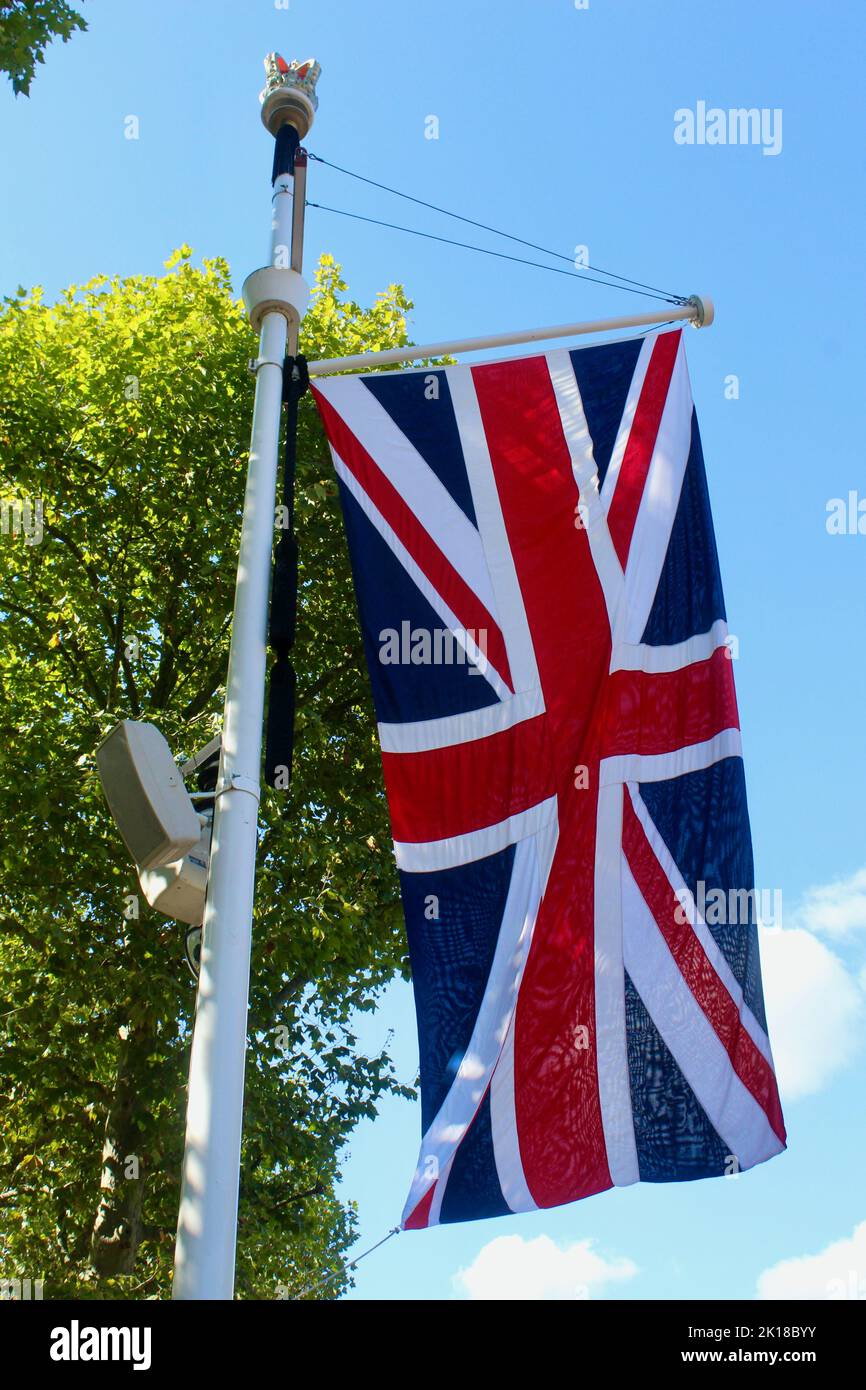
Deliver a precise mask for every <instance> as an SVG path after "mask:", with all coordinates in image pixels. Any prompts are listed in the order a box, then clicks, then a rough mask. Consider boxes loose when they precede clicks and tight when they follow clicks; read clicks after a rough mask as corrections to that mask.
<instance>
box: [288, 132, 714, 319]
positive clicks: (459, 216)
mask: <svg viewBox="0 0 866 1390" xmlns="http://www.w3.org/2000/svg"><path fill="white" fill-rule="evenodd" d="M308 153H309V157H310V159H315V160H316V162H317V163H318V164H324V165H325V166H326V167H327V168H328V169H334V170H336V172H337V173H338V174H347V175H348V177H349V178H350V179H358V181H359V182H360V183H368V184H370V186H371V187H372V188H378V189H380V190H381V191H382V192H383V193H392V194H393V195H394V197H395V198H404V199H405V200H406V202H408V203H417V204H418V206H419V207H422V208H429V209H430V211H431V212H438V213H441V214H442V216H443V217H453V218H454V219H455V220H456V221H457V222H466V223H468V225H469V226H470V227H478V229H479V230H480V231H482V232H490V233H492V235H493V236H501V237H506V238H507V239H508V240H509V241H516V242H518V244H519V245H520V246H528V247H529V248H530V250H531V251H541V252H542V254H543V255H545V256H553V257H555V259H556V260H560V261H567V262H568V263H569V265H573V264H574V261H573V259H572V258H571V256H566V255H564V254H563V253H562V252H561V251H551V249H550V248H549V247H548V246H539V244H538V243H537V242H535V241H527V240H526V238H525V237H520V236H515V234H514V233H513V232H504V231H503V230H502V228H501V227H491V226H489V225H488V223H486V222H478V221H476V219H475V218H474V217H465V216H464V215H463V213H461V212H451V210H450V209H449V208H440V207H439V206H438V205H437V204H436V203H428V202H427V201H426V199H424V198H416V197H415V196H414V195H413V194H411V193H403V192H402V191H401V190H400V189H399V188H391V187H389V185H388V184H386V183H379V182H377V180H376V179H370V178H367V177H366V175H365V174H356V173H355V172H354V170H352V169H344V168H343V167H342V166H341V165H339V164H334V163H333V162H332V161H331V160H330V159H324V158H323V157H322V156H321V155H320V154H313V153H312V152H308ZM384 225H386V226H387V225H390V224H387V223H386V224H384ZM404 230H406V229H404ZM455 244H456V245H461V244H462V243H459V242H458V243H455ZM527 264H528V265H531V264H534V262H531V261H528V262H527ZM587 270H594V271H595V272H596V274H598V275H607V276H608V277H609V279H608V280H606V281H605V280H601V281H598V283H599V284H608V283H610V281H611V280H623V281H625V284H627V285H636V286H638V287H639V288H641V289H644V290H648V291H650V292H651V293H652V294H655V295H658V296H659V297H660V298H662V299H666V300H668V302H669V303H671V304H685V303H687V300H688V296H687V295H680V294H673V292H669V291H667V290H662V289H659V287H658V286H657V285H647V284H644V282H643V280H632V279H630V277H629V276H628V275H617V273H616V271H615V270H604V269H603V267H602V266H600V265H587ZM581 278H582V279H589V278H590V277H589V276H582V277H581ZM612 288H613V289H623V288H624V286H623V285H619V286H617V285H613V286H612Z"/></svg>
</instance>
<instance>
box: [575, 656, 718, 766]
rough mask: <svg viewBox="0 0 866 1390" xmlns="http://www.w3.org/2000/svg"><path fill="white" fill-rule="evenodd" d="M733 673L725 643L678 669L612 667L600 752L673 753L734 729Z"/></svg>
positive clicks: (605, 754) (610, 755) (608, 754)
mask: <svg viewBox="0 0 866 1390" xmlns="http://www.w3.org/2000/svg"><path fill="white" fill-rule="evenodd" d="M739 727H740V717H739V713H738V711H737V696H736V691H735V690H734V671H733V666H732V664H731V659H730V652H729V650H728V648H727V647H717V648H716V650H715V651H714V652H713V655H712V656H711V657H708V658H707V660H706V661H695V662H692V664H691V665H690V666H684V667H682V669H681V670H679V671H665V672H663V673H661V674H653V675H648V674H647V673H646V672H645V671H614V672H613V674H612V675H611V676H610V678H609V680H608V686H607V692H606V697H605V714H604V732H603V734H602V746H603V753H602V756H603V757H605V758H610V757H613V756H615V755H616V754H618V753H640V754H644V755H651V754H653V753H673V752H675V751H676V749H678V748H686V747H688V745H689V744H692V743H703V742H704V741H705V740H706V739H709V738H713V737H715V735H716V734H719V733H721V731H722V730H723V729H738V728H739Z"/></svg>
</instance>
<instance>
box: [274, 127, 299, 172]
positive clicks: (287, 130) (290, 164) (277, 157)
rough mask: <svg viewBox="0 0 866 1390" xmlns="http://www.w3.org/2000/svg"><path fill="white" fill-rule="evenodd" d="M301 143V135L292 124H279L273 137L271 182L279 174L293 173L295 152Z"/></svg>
mask: <svg viewBox="0 0 866 1390" xmlns="http://www.w3.org/2000/svg"><path fill="white" fill-rule="evenodd" d="M300 143H301V137H300V135H299V134H298V132H297V131H296V130H295V127H294V126H293V125H289V124H288V122H287V123H286V124H285V125H281V126H280V128H279V130H278V131H277V133H276V136H275V138H274V167H273V170H272V172H271V183H276V181H277V179H278V178H279V177H280V174H291V175H292V177H293V178H294V174H295V152H296V150H297V148H298V146H299V144H300Z"/></svg>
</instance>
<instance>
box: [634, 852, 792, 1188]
mask: <svg viewBox="0 0 866 1390" xmlns="http://www.w3.org/2000/svg"><path fill="white" fill-rule="evenodd" d="M622 864H623V880H622V888H623V951H624V958H625V968H626V970H627V971H628V973H629V975H630V976H631V979H632V982H633V984H634V986H635V989H636V990H637V992H638V994H639V995H640V997H641V999H642V1001H643V1004H644V1007H645V1008H646V1009H647V1011H648V1013H649V1015H650V1017H651V1018H652V1020H653V1022H654V1024H655V1026H656V1028H657V1029H658V1031H659V1033H660V1035H661V1037H662V1040H663V1041H664V1043H665V1046H666V1047H667V1048H669V1050H670V1052H671V1053H672V1054H673V1057H674V1060H675V1062H676V1064H677V1066H678V1067H679V1069H680V1071H681V1072H682V1074H683V1076H684V1077H685V1079H686V1081H687V1082H688V1084H689V1086H691V1088H692V1090H693V1091H694V1093H695V1096H696V1097H697V1099H698V1102H699V1104H700V1105H701V1106H702V1107H703V1109H704V1110H705V1111H706V1113H707V1116H708V1118H709V1120H710V1123H711V1124H712V1126H713V1128H714V1129H715V1130H716V1132H717V1133H718V1134H719V1136H720V1137H721V1139H722V1141H723V1142H724V1143H725V1144H726V1145H727V1147H728V1151H729V1153H730V1154H731V1155H732V1156H733V1157H735V1158H736V1159H737V1162H738V1164H739V1167H740V1168H751V1167H752V1166H753V1165H754V1164H756V1163H763V1162H764V1160H765V1159H767V1158H771V1157H772V1155H773V1154H776V1153H779V1152H780V1151H781V1149H782V1147H783V1145H782V1144H781V1142H780V1141H779V1139H778V1137H777V1136H776V1134H775V1133H774V1132H773V1129H772V1127H771V1125H770V1122H769V1120H768V1119H767V1116H766V1114H765V1113H764V1110H763V1109H762V1107H761V1106H760V1105H759V1104H758V1102H757V1101H756V1100H755V1098H754V1096H753V1095H752V1094H751V1092H750V1091H749V1090H748V1089H747V1087H746V1086H744V1085H743V1082H742V1081H741V1080H740V1078H739V1077H738V1076H737V1074H736V1072H735V1071H734V1069H733V1067H732V1066H731V1059H730V1057H729V1056H728V1054H727V1052H726V1051H725V1048H724V1047H723V1045H722V1043H721V1041H720V1039H719V1037H718V1035H717V1034H716V1032H715V1030H714V1028H713V1027H712V1025H711V1023H710V1022H709V1019H708V1018H707V1016H706V1014H705V1013H704V1011H703V1009H702V1008H701V1006H700V1004H699V1003H698V1001H697V1000H696V999H695V996H694V995H693V994H692V992H691V990H690V989H689V987H688V985H687V984H686V981H685V980H684V979H683V976H682V974H681V972H680V970H679V967H678V966H677V963H676V961H675V960H674V958H673V956H672V955H671V953H670V950H669V949H668V945H667V942H666V941H665V939H664V937H663V936H662V933H661V931H660V930H659V926H658V923H657V922H656V920H655V918H654V917H653V915H652V913H651V912H650V909H649V907H648V906H647V904H646V902H645V901H644V899H643V897H642V896H641V893H640V889H639V888H638V886H637V884H636V883H635V881H634V878H633V876H632V873H631V869H630V868H629V866H628V863H627V861H626V858H625V855H623V860H622Z"/></svg>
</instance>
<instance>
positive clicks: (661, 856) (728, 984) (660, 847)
mask: <svg viewBox="0 0 866 1390" xmlns="http://www.w3.org/2000/svg"><path fill="white" fill-rule="evenodd" d="M629 792H630V794H631V801H632V805H633V806H634V809H635V815H636V816H637V818H638V820H639V821H640V823H641V825H642V826H643V828H644V832H645V834H646V837H647V839H648V840H649V843H650V846H651V847H652V851H653V854H654V855H655V857H656V859H657V860H658V862H659V865H660V867H661V869H662V871H663V873H664V875H665V878H666V879H667V881H668V883H669V884H670V886H671V891H672V892H673V893H675V894H677V895H678V896H679V897H680V901H681V902H682V901H683V900H684V897H683V896H682V895H684V894H685V893H686V891H687V890H686V881H685V879H684V878H683V876H682V874H681V873H680V871H679V869H678V868H677V866H676V863H675V861H674V859H673V857H672V855H671V853H670V850H669V849H668V847H667V845H666V844H665V842H664V840H663V839H662V837H661V835H660V834H659V832H658V828H657V827H656V824H655V822H654V821H653V819H652V817H651V816H650V813H649V809H648V807H647V804H646V802H645V801H644V799H643V797H642V796H641V795H640V792H639V791H638V788H637V787H636V786H630V787H629ZM689 897H691V894H689ZM689 920H690V922H691V927H692V930H693V931H694V933H695V936H696V937H697V938H698V940H699V941H700V943H701V946H702V947H703V949H704V953H705V955H706V957H707V960H708V961H709V962H710V965H711V966H712V967H713V969H714V970H715V972H716V974H717V975H718V977H719V980H720V981H721V983H722V985H723V986H724V988H725V989H726V990H727V992H728V994H729V995H730V996H731V999H732V1000H733V1002H734V1004H735V1005H736V1008H737V1012H738V1013H739V1015H740V1021H741V1023H742V1025H743V1027H744V1028H745V1030H746V1032H747V1033H748V1035H749V1037H750V1038H751V1039H752V1042H753V1043H754V1044H755V1047H756V1048H757V1049H758V1051H759V1052H760V1054H761V1056H762V1057H763V1058H764V1059H765V1061H767V1062H769V1064H770V1066H771V1067H772V1065H773V1054H772V1052H771V1051H770V1039H769V1038H768V1037H767V1034H766V1033H765V1032H764V1030H763V1028H762V1027H761V1025H760V1023H759V1022H758V1020H757V1019H756V1018H755V1015H754V1014H753V1013H752V1011H751V1009H750V1008H749V1006H748V1004H747V1003H746V1001H745V998H744V997H743V989H742V985H741V984H740V983H739V981H738V979H737V977H736V975H735V974H734V972H733V970H732V969H731V967H730V965H729V964H728V962H727V960H726V959H725V957H724V955H723V954H722V952H721V950H720V949H719V947H718V946H717V945H716V942H715V938H714V937H713V934H712V932H711V931H710V929H709V927H708V926H707V924H706V922H705V921H704V919H703V917H702V916H701V914H700V913H699V912H698V911H697V906H696V905H695V909H694V912H692V913H691V914H690V915H689ZM741 925H743V926H747V925H748V924H746V923H743V924H741ZM685 929H686V924H685V923H684V924H683V928H682V930H683V931H685Z"/></svg>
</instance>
